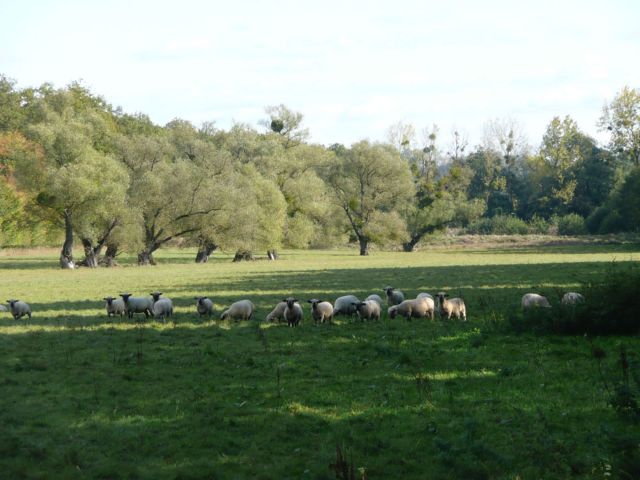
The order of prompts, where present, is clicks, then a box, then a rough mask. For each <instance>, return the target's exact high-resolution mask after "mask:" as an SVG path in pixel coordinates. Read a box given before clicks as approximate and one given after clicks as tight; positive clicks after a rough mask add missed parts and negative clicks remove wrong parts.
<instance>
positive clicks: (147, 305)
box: [120, 293, 153, 318]
mask: <svg viewBox="0 0 640 480" xmlns="http://www.w3.org/2000/svg"><path fill="white" fill-rule="evenodd" d="M120 296H121V297H122V300H124V306H125V308H126V312H127V316H128V317H129V318H133V314H134V313H144V316H145V317H146V318H148V317H149V315H151V307H153V299H152V298H151V297H132V296H131V294H130V293H121V294H120Z"/></svg>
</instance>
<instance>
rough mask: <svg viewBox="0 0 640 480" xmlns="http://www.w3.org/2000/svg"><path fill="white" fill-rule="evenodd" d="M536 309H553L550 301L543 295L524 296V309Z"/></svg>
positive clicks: (527, 294)
mask: <svg viewBox="0 0 640 480" xmlns="http://www.w3.org/2000/svg"><path fill="white" fill-rule="evenodd" d="M534 307H544V308H551V305H550V304H549V300H547V298H546V297H543V296H542V295H538V294H537V293H525V294H524V295H523V296H522V308H523V309H527V308H534Z"/></svg>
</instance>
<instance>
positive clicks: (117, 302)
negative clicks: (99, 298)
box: [103, 297, 127, 317]
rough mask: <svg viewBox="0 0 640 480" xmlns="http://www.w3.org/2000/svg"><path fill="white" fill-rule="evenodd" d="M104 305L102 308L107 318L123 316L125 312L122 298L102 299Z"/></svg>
mask: <svg viewBox="0 0 640 480" xmlns="http://www.w3.org/2000/svg"><path fill="white" fill-rule="evenodd" d="M103 300H104V301H106V302H107V303H105V305H104V308H105V309H106V310H107V317H113V316H115V315H120V316H121V317H122V315H124V314H125V313H126V311H127V309H126V307H125V305H124V300H123V299H122V298H114V297H104V298H103Z"/></svg>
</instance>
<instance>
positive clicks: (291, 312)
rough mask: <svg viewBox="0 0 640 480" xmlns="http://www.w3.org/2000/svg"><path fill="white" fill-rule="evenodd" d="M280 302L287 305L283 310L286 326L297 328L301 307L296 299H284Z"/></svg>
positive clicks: (300, 316) (300, 317) (300, 318)
mask: <svg viewBox="0 0 640 480" xmlns="http://www.w3.org/2000/svg"><path fill="white" fill-rule="evenodd" d="M282 301H283V302H286V305H287V306H286V307H285V309H284V319H285V320H286V321H287V325H289V326H290V327H297V326H298V325H300V321H301V320H302V315H303V312H302V305H300V304H299V303H298V299H297V298H293V297H288V298H285V299H284V300H282Z"/></svg>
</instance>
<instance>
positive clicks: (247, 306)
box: [220, 300, 255, 320]
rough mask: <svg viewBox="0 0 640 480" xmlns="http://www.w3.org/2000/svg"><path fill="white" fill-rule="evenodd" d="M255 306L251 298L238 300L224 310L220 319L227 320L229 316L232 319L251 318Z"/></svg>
mask: <svg viewBox="0 0 640 480" xmlns="http://www.w3.org/2000/svg"><path fill="white" fill-rule="evenodd" d="M254 308H255V307H254V306H253V303H251V300H238V301H237V302H235V303H232V304H231V306H230V307H229V308H228V309H226V310H225V311H224V312H222V315H220V320H225V319H227V318H229V319H230V320H251V317H252V316H253V311H254Z"/></svg>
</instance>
